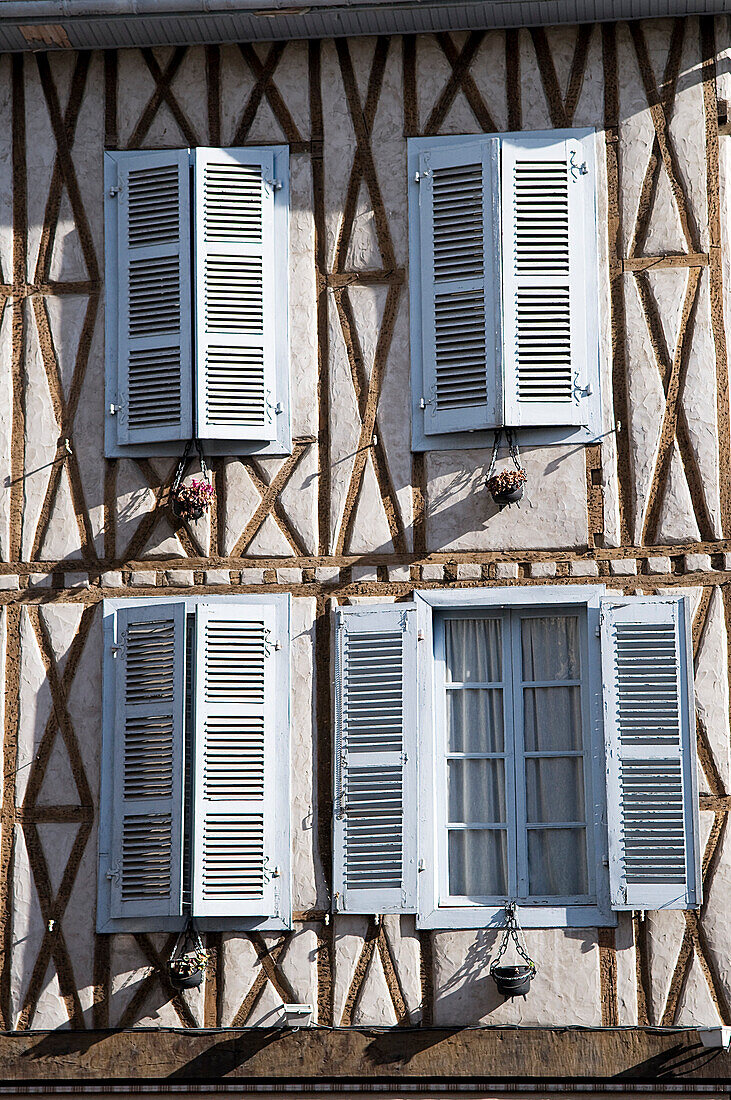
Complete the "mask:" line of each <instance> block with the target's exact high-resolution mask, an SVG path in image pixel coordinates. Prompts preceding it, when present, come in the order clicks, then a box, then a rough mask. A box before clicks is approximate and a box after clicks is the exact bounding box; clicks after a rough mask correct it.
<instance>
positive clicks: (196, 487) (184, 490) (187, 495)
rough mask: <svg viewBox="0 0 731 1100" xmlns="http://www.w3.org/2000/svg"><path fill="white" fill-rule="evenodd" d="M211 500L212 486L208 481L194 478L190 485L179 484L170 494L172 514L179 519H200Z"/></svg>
mask: <svg viewBox="0 0 731 1100" xmlns="http://www.w3.org/2000/svg"><path fill="white" fill-rule="evenodd" d="M212 502H213V486H212V485H211V483H210V481H205V480H204V479H203V478H201V479H200V481H197V480H196V479H195V478H193V480H192V481H191V483H190V485H181V486H180V488H179V489H178V490H177V491H176V492H174V493H173V495H172V502H171V506H172V510H173V514H174V515H176V516H179V517H180V519H200V518H201V516H202V515H204V514H205V513H206V512H207V511H208V509H209V508H210V506H211V504H212Z"/></svg>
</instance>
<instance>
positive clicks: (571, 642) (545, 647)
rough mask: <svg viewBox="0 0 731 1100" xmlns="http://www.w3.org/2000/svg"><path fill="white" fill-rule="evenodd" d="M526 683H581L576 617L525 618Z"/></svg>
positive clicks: (523, 631) (523, 627)
mask: <svg viewBox="0 0 731 1100" xmlns="http://www.w3.org/2000/svg"><path fill="white" fill-rule="evenodd" d="M521 637H522V641H523V679H524V680H578V679H579V676H580V675H581V671H580V661H579V620H578V618H577V616H576V615H546V616H544V617H541V618H539V619H523V620H522V623H521Z"/></svg>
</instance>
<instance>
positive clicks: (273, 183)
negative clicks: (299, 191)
mask: <svg viewBox="0 0 731 1100" xmlns="http://www.w3.org/2000/svg"><path fill="white" fill-rule="evenodd" d="M264 183H266V184H267V185H268V186H269V187H271V189H272V191H281V190H282V181H281V180H268V179H265V180H264Z"/></svg>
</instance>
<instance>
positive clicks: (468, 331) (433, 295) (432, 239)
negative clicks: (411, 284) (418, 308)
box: [419, 142, 499, 434]
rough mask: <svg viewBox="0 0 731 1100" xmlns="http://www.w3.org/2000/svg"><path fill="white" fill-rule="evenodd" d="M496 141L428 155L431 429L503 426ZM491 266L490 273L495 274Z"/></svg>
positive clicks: (422, 193) (425, 233) (425, 241)
mask: <svg viewBox="0 0 731 1100" xmlns="http://www.w3.org/2000/svg"><path fill="white" fill-rule="evenodd" d="M488 148H489V143H488V142H486V143H482V144H481V145H479V146H472V147H464V146H461V147H456V148H451V149H444V150H431V151H429V152H428V153H424V154H423V155H422V158H421V163H420V170H419V180H420V182H419V206H420V230H421V250H422V270H421V281H422V333H423V346H422V355H423V363H424V401H425V414H424V430H425V432H426V433H427V434H430V433H439V432H445V431H458V430H463V429H471V428H481V427H492V426H494V425H495V423H496V403H497V401H498V397H499V392H498V391H499V387H497V386H496V379H495V375H494V369H495V358H494V356H495V328H494V321H493V317H494V314H493V300H492V297H491V296H490V293H489V284H490V280H491V279H492V265H493V259H492V256H491V254H492V251H493V243H492V237H491V214H492V209H491V202H490V201H488V196H490V192H491V188H492V180H493V169H492V163H491V159H490V157H489V156H488V153H487V150H488ZM488 269H489V270H488Z"/></svg>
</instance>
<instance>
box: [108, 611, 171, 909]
mask: <svg viewBox="0 0 731 1100" xmlns="http://www.w3.org/2000/svg"><path fill="white" fill-rule="evenodd" d="M116 631H117V633H116V644H115V645H114V646H113V648H112V661H113V664H114V667H115V669H116V675H115V706H114V722H115V726H114V749H113V751H114V764H113V777H114V789H113V800H114V803H113V823H112V853H111V865H110V871H109V877H110V879H111V883H112V890H111V906H110V915H111V916H112V917H158V916H159V917H163V916H164V917H176V916H179V915H180V912H181V866H182V847H183V841H182V818H183V815H182V805H183V722H184V714H185V605H184V604H182V603H179V604H164V603H160V604H154V605H152V604H147V605H145V606H143V607H140V606H137V607H129V608H120V609H119V610H118V611H117V617H116Z"/></svg>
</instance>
